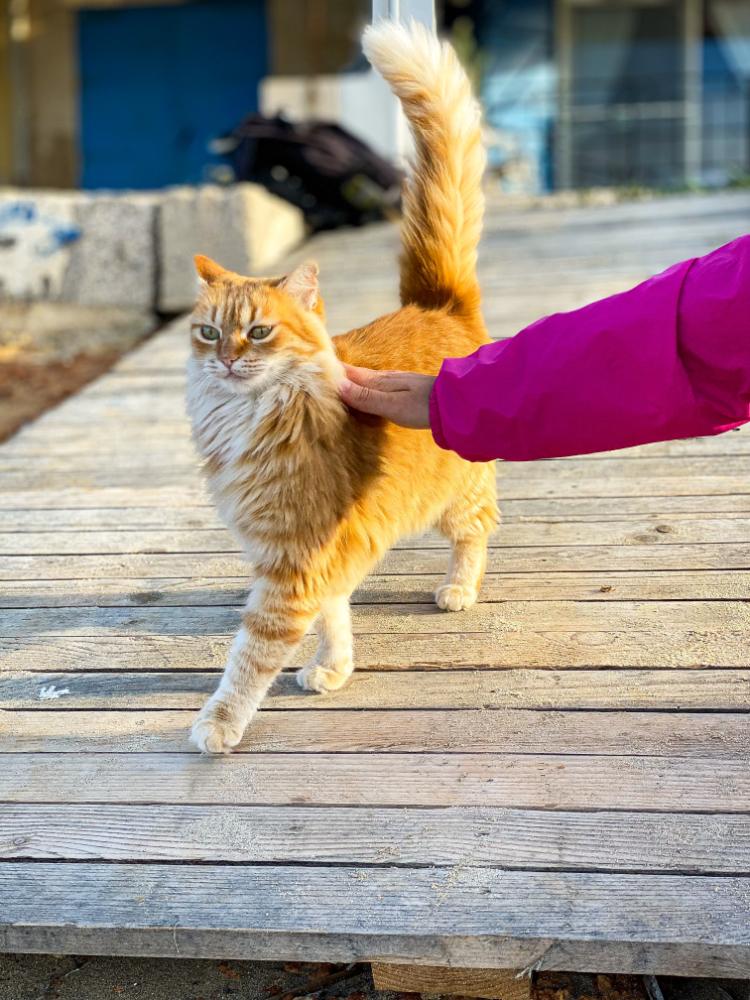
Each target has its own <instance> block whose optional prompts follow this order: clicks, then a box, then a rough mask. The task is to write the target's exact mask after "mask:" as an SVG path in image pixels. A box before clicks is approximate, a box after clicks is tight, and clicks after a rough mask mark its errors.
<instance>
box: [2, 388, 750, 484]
mask: <svg viewBox="0 0 750 1000" xmlns="http://www.w3.org/2000/svg"><path fill="white" fill-rule="evenodd" d="M178 406H179V407H182V406H184V402H183V393H182V392H180V393H175V395H174V397H173V398H171V399H170V397H169V395H168V394H167V393H166V392H165V391H164V390H163V388H162V387H161V386H156V391H155V392H154V393H143V394H138V393H130V394H128V395H126V396H123V395H120V394H118V393H117V392H115V394H114V395H113V396H112V397H111V399H107V400H104V399H97V400H96V401H95V403H94V401H92V400H87V401H86V405H85V406H82V407H81V414H80V416H81V418H83V417H87V418H88V419H89V420H91V421H97V422H99V421H100V418H101V417H102V416H104V415H105V414H106V412H109V414H110V416H111V417H113V418H115V419H117V418H118V417H119V418H120V419H122V418H123V417H126V416H127V415H128V413H129V411H130V410H131V409H133V410H140V411H141V412H142V413H145V412H149V410H152V409H153V410H154V411H155V412H154V413H153V416H152V420H154V421H157V420H158V418H159V416H160V411H161V410H163V409H165V408H169V409H171V408H174V409H175V410H177V407H178ZM178 412H179V411H178ZM170 454H171V455H172V460H171V461H167V467H166V469H165V470H164V471H165V472H166V473H168V474H172V475H174V474H175V473H178V474H180V475H182V476H185V477H186V478H187V476H188V474H191V475H195V471H194V470H197V455H196V453H195V452H194V451H193V450H190V451H187V450H185V451H184V452H183V453H182V454H179V453H177V452H171V451H170V450H166V451H159V450H158V449H153V448H144V447H141V448H140V449H137V448H133V450H132V451H125V452H123V453H120V452H118V451H114V452H113V453H112V456H111V463H107V464H106V465H102V464H101V463H97V462H96V460H95V459H94V458H92V457H90V456H88V455H86V453H85V452H84V453H81V456H80V458H79V459H78V461H73V460H72V459H71V456H68V455H61V456H59V457H58V456H56V454H55V452H54V449H50V450H49V451H48V453H47V455H46V456H44V457H42V456H37V457H36V459H35V461H34V462H33V463H30V462H28V461H27V460H25V459H23V458H22V457H17V458H16V457H14V456H13V455H12V453H11V454H10V455H6V453H5V452H0V475H2V477H3V486H5V484H6V482H7V483H9V484H13V483H17V484H19V485H20V484H22V483H23V482H24V481H27V482H29V483H32V482H34V481H39V482H40V483H42V482H43V477H45V476H47V477H50V478H51V480H52V481H50V482H49V483H48V485H47V487H46V488H49V487H50V486H53V485H55V483H56V482H57V481H58V479H59V481H60V484H61V485H68V486H70V485H73V483H74V481H75V480H76V479H77V478H79V477H84V478H90V479H91V481H92V482H97V481H101V482H102V483H103V484H108V485H114V483H113V482H112V478H111V477H112V476H113V474H114V473H119V474H121V473H123V472H124V471H126V470H127V469H131V470H132V469H136V468H137V469H140V468H145V467H150V466H151V465H154V466H159V465H162V464H163V463H164V462H165V459H168V457H169V455H170ZM498 476H499V482H500V484H501V490H502V485H503V484H504V483H506V482H515V483H517V484H520V483H521V482H526V481H531V482H533V481H534V480H542V481H546V482H547V484H548V485H549V486H552V485H553V484H554V483H556V482H558V481H560V482H566V481H567V482H568V484H569V485H570V481H571V480H578V479H581V478H583V477H586V478H589V477H590V478H592V479H593V480H594V481H595V482H605V481H606V480H607V479H609V478H610V477H621V478H623V477H628V478H630V479H633V480H637V481H639V482H640V484H641V486H642V485H643V482H644V480H648V482H649V485H650V484H651V482H652V481H663V482H665V483H668V482H669V481H670V480H672V479H675V480H677V481H682V480H684V479H688V478H694V479H695V481H697V482H701V481H703V480H709V481H710V480H711V479H715V480H716V481H717V482H719V481H722V480H724V479H727V478H736V479H739V478H741V477H743V476H744V477H745V481H746V482H747V478H748V477H750V457H748V456H746V455H724V456H722V459H721V462H717V461H716V458H715V457H713V456H707V457H706V456H702V455H687V456H685V455H683V456H674V457H672V458H670V459H668V460H667V459H666V458H665V456H663V455H654V456H648V457H640V458H628V459H622V458H619V457H617V458H601V457H597V458H595V459H591V458H588V459H581V458H566V459H553V460H549V459H547V460H539V461H536V462H534V463H532V464H531V466H529V464H528V463H524V462H521V463H518V462H515V463H514V462H503V463H501V464H499V465H498ZM579 485H581V484H579ZM9 488H12V486H10V487H9ZM21 488H23V487H22V486H21ZM690 492H691V494H695V493H696V492H697V491H696V490H695V489H693V490H691V491H690ZM534 495H539V494H534ZM577 495H580V496H587V495H588V496H591V495H592V494H591V493H587V492H580V493H578V494H577Z"/></svg>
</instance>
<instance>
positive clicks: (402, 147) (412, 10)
mask: <svg viewBox="0 0 750 1000" xmlns="http://www.w3.org/2000/svg"><path fill="white" fill-rule="evenodd" d="M372 20H373V22H375V21H382V20H389V21H404V22H407V21H411V20H414V21H421V22H422V23H423V24H426V25H427V27H428V28H429V29H430V31H435V25H436V19H435V2H434V0H372ZM380 93H381V91H378V90H376V89H375V88H373V97H374V98H375V99H378V98H377V97H375V95H376V94H377V95H378V96H379V94H380ZM387 99H388V100H389V101H390V104H389V109H388V112H389V115H388V117H389V125H388V131H389V133H390V135H389V141H388V146H389V152H390V153H391V155H392V156H393V158H394V159H395V160H396V162H397V163H398V164H399V166H403V165H404V164H405V162H406V157H407V152H408V149H409V129H408V128H407V125H406V119H405V118H404V114H403V112H402V110H401V105H400V104H399V103H398V101H397V100H396V98H395V97H392V96H391V95H390V92H389V95H388V98H387Z"/></svg>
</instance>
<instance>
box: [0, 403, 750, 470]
mask: <svg viewBox="0 0 750 1000" xmlns="http://www.w3.org/2000/svg"><path fill="white" fill-rule="evenodd" d="M105 426H106V429H107V434H106V435H101V436H97V437H92V435H91V432H90V429H89V428H88V427H86V425H85V424H73V425H66V424H64V423H60V424H58V423H54V424H50V425H48V427H47V428H46V429H45V431H46V432H45V433H44V434H43V435H42V434H38V433H37V434H34V435H26V436H20V435H19V436H17V437H15V438H12V439H11V440H10V441H9V442H8V443H7V444H5V445H4V448H3V455H4V457H5V458H6V459H7V460H13V462H14V465H15V463H17V462H18V461H19V460H24V461H29V460H31V459H41V460H43V461H45V460H50V458H51V451H54V459H53V460H55V461H57V460H59V459H60V458H62V457H63V456H67V457H68V458H70V459H72V460H73V464H74V465H81V466H82V467H86V465H87V463H90V462H91V460H92V459H93V458H96V457H99V456H101V457H102V458H109V457H112V456H116V457H117V458H118V459H121V460H125V459H126V458H128V457H129V459H130V461H131V462H132V461H133V454H134V452H137V451H138V447H139V444H140V445H141V446H142V445H143V441H144V437H145V440H146V441H147V442H148V444H149V453H150V455H152V456H153V455H156V454H158V455H160V456H161V457H162V458H164V459H165V460H170V459H171V460H174V459H175V458H177V457H179V458H180V460H184V459H186V458H192V457H194V456H195V448H194V446H193V444H192V442H191V438H190V428H189V424H188V422H187V419H186V418H185V417H182V416H180V415H179V411H178V412H177V414H176V415H175V416H174V417H173V418H170V419H163V420H160V421H158V423H153V422H152V423H151V424H148V423H146V424H144V422H143V421H142V420H140V421H138V422H131V421H128V422H127V423H125V424H123V423H122V422H121V421H120V422H118V421H117V420H116V419H109V420H108V421H106V422H105ZM110 431H111V432H110ZM53 443H54V449H52V448H51V445H52V444H53ZM167 444H168V447H167V446H166V445H167ZM726 455H732V456H739V457H747V456H749V455H750V434H748V433H747V432H737V433H732V434H723V435H719V436H717V437H706V438H690V439H686V440H679V441H664V442H657V443H654V444H647V445H640V446H638V447H636V448H625V449H622V450H620V451H604V452H597V453H594V454H591V455H578V456H576V458H575V461H576V462H581V461H583V462H592V463H596V462H598V461H601V460H603V459H607V460H611V461H618V462H627V461H628V460H630V459H635V458H656V457H660V458H662V459H665V460H671V459H673V458H710V459H714V460H715V459H717V458H723V457H724V456H726ZM551 461H559V462H567V461H569V459H554V460H551ZM592 471H593V467H592Z"/></svg>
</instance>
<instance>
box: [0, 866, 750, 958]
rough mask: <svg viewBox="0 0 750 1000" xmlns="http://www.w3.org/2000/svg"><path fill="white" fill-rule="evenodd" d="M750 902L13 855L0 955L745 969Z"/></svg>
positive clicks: (718, 884) (571, 883)
mask: <svg viewBox="0 0 750 1000" xmlns="http://www.w3.org/2000/svg"><path fill="white" fill-rule="evenodd" d="M748 894H750V881H749V880H747V879H744V878H731V877H729V878H710V877H698V876H693V877H686V876H674V875H663V876H659V877H658V878H654V876H653V875H643V876H641V875H592V874H590V873H585V874H579V873H559V872H552V873H547V872H509V871H504V870H502V869H492V868H461V867H460V866H455V867H453V868H450V869H445V870H443V871H435V870H431V869H427V870H424V869H412V868H407V869H400V868H372V869H367V868H356V867H349V866H347V867H340V868H330V867H319V868H316V867H296V866H291V867H290V866H283V865H279V866H271V867H264V866H230V867H226V866H223V867H222V866H212V865H201V866H189V865H188V866H182V867H178V868H175V867H174V866H172V865H167V866H165V865H116V864H88V865H79V864H66V863H46V862H33V863H15V862H9V863H7V864H3V865H0V897H1V898H2V899H3V907H2V912H0V949H2V950H3V951H47V952H49V951H52V952H63V953H65V952H69V953H70V952H72V953H76V954H90V953H93V954H102V953H105V954H139V955H170V956H176V957H181V958H187V957H221V958H225V959H226V958H247V957H250V956H252V957H253V958H255V959H281V958H283V959H285V960H289V959H290V958H294V959H297V960H305V959H314V960H315V961H321V960H330V961H347V962H349V961H355V960H359V959H365V960H388V959H389V958H390V959H392V958H398V959H400V960H401V961H403V960H404V958H408V960H410V961H414V960H419V961H423V962H425V963H428V964H435V963H439V962H443V963H448V964H451V965H460V966H472V967H474V966H478V967H491V966H505V967H511V968H527V967H531V966H534V967H537V968H539V969H554V968H558V967H561V968H564V969H566V970H576V969H591V968H595V969H598V970H600V971H602V972H604V971H618V972H623V973H624V972H649V973H660V974H668V973H672V974H679V975H724V976H729V975H731V976H750V929H749V928H750V924H749V923H748V920H747V898H748ZM292 903H293V905H292ZM665 914H668V915H669V919H668V920H665Z"/></svg>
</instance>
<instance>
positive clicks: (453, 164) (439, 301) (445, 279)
mask: <svg viewBox="0 0 750 1000" xmlns="http://www.w3.org/2000/svg"><path fill="white" fill-rule="evenodd" d="M363 47H364V50H365V54H366V56H367V58H368V59H369V60H370V62H371V63H372V65H373V66H374V67H375V68H376V69H377V70H378V71H379V72H380V73H381V74H382V75H383V77H385V79H386V80H387V81H388V83H389V84H390V86H391V89H392V90H393V92H394V93H395V94H396V96H397V97H398V98H399V100H400V101H401V104H402V106H403V109H404V113H405V114H406V117H407V119H408V120H409V124H410V125H411V129H412V133H413V135H414V142H415V146H416V162H415V163H414V169H413V173H412V176H411V177H410V178H409V180H408V182H407V184H406V189H405V192H404V219H403V224H402V243H403V253H402V256H401V301H402V302H403V304H404V305H407V304H409V303H415V304H417V305H420V306H424V307H426V308H446V307H447V308H450V309H451V310H452V311H455V312H461V313H464V314H475V313H477V312H478V310H479V299H480V293H479V285H478V283H477V277H476V263H477V245H478V243H479V237H480V234H481V229H482V215H483V212H484V196H483V194H482V174H483V172H484V167H485V162H486V157H485V152H484V147H483V145H482V134H481V115H480V111H479V105H478V103H477V101H476V100H475V98H474V96H473V95H472V92H471V85H470V83H469V80H468V78H467V76H466V73H465V72H464V70H463V67H462V66H461V64H460V62H459V61H458V57H457V56H456V53H455V52H454V50H453V48H452V47H451V46H450V45H449V44H448V43H447V42H440V41H439V40H438V39H437V38H436V37H435V36H434V35H433V34H432V33H431V32H430V31H429V30H428V29H427V28H426V27H424V26H423V25H421V24H417V23H415V22H411V24H409V25H408V26H404V25H401V24H398V23H397V22H394V21H381V22H379V23H378V24H376V25H374V26H372V27H369V28H367V29H366V31H365V33H364V37H363Z"/></svg>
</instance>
